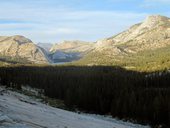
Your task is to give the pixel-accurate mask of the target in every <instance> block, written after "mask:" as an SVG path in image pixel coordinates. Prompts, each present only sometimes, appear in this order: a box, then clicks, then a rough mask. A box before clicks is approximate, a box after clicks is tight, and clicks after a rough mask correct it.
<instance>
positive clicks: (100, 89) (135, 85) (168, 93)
mask: <svg viewBox="0 0 170 128" xmlns="http://www.w3.org/2000/svg"><path fill="white" fill-rule="evenodd" d="M0 83H1V84H2V85H6V86H7V87H9V86H10V87H16V88H18V89H20V88H21V86H23V85H29V86H31V87H36V88H40V89H44V92H45V95H46V96H48V97H51V98H57V99H61V100H63V101H64V103H65V105H66V106H67V107H68V108H70V109H79V110H81V111H86V112H91V113H99V114H110V115H112V116H113V117H117V118H120V119H127V120H133V121H137V122H140V123H149V124H151V125H158V124H162V125H165V126H167V127H168V126H170V73H168V71H164V72H161V73H160V72H154V73H144V72H143V73H141V72H135V71H128V70H125V69H123V68H120V67H108V66H96V67H95V66H89V67H81V66H80V67H74V66H44V67H36V66H17V67H0Z"/></svg>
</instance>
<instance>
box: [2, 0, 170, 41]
mask: <svg viewBox="0 0 170 128" xmlns="http://www.w3.org/2000/svg"><path fill="white" fill-rule="evenodd" d="M169 7H170V0H0V35H1V36H4V35H24V36H26V37H28V38H30V39H32V40H33V41H34V42H36V43H37V42H50V43H56V42H60V41H62V40H75V39H77V40H85V41H96V40H98V39H102V38H105V37H110V36H113V35H114V34H116V33H119V32H121V31H123V30H125V29H127V28H128V27H130V26H131V25H133V24H136V23H138V22H141V21H143V20H144V19H145V17H146V16H148V15H153V14H160V15H165V16H168V17H170V9H169Z"/></svg>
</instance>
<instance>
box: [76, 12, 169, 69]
mask: <svg viewBox="0 0 170 128" xmlns="http://www.w3.org/2000/svg"><path fill="white" fill-rule="evenodd" d="M169 47H170V19H169V18H168V17H164V16H160V15H153V16H149V17H147V18H146V19H145V20H144V22H142V23H139V24H136V25H134V26H132V27H130V28H129V29H128V30H126V31H124V32H122V33H120V34H118V35H115V36H113V37H110V38H106V39H103V40H99V41H97V42H96V44H95V49H94V50H93V51H92V52H90V53H89V54H88V55H87V56H86V57H84V58H83V59H81V60H80V61H79V62H76V63H77V64H81V65H82V64H85V65H120V64H121V65H124V67H132V66H134V65H133V64H132V63H136V64H135V67H134V68H139V65H137V63H138V62H139V61H140V59H141V61H145V59H147V61H148V60H149V59H148V58H150V56H151V54H154V56H155V58H154V60H153V61H155V62H154V63H156V64H157V62H158V59H157V58H156V57H157V56H159V55H160V56H161V54H164V53H163V52H164V51H163V49H164V48H165V49H166V48H169ZM157 51H159V52H157ZM160 51H161V52H160ZM145 53H146V54H145ZM147 53H149V54H147ZM158 53H159V55H158ZM139 54H140V56H141V55H143V56H144V57H143V58H139V57H137V56H138V55H139ZM166 55H167V56H169V55H170V53H169V52H168V51H167V50H166ZM129 56H133V61H132V63H126V62H127V60H128V59H129ZM152 57H153V56H152ZM125 60H126V61H125ZM163 61H165V62H166V61H167V57H165V59H164V60H163ZM145 66H147V65H145ZM145 68H146V67H145Z"/></svg>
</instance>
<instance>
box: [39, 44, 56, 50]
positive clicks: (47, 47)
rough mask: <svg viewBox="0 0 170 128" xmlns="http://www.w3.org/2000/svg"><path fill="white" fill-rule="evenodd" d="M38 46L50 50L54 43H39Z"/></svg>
mask: <svg viewBox="0 0 170 128" xmlns="http://www.w3.org/2000/svg"><path fill="white" fill-rule="evenodd" d="M37 46H39V47H41V48H43V49H45V50H46V51H47V52H49V50H50V49H51V47H52V46H53V44H52V43H37Z"/></svg>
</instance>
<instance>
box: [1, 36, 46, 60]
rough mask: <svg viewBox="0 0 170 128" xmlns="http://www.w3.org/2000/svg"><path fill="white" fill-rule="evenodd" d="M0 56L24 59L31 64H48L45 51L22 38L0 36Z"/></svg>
mask: <svg viewBox="0 0 170 128" xmlns="http://www.w3.org/2000/svg"><path fill="white" fill-rule="evenodd" d="M0 56H1V57H3V58H4V57H12V58H21V59H26V60H28V61H30V62H33V63H48V58H47V56H46V53H45V51H44V50H43V49H42V48H40V47H38V46H36V45H35V44H34V43H33V42H32V41H31V40H30V39H27V38H25V37H24V36H19V35H16V36H0Z"/></svg>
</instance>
